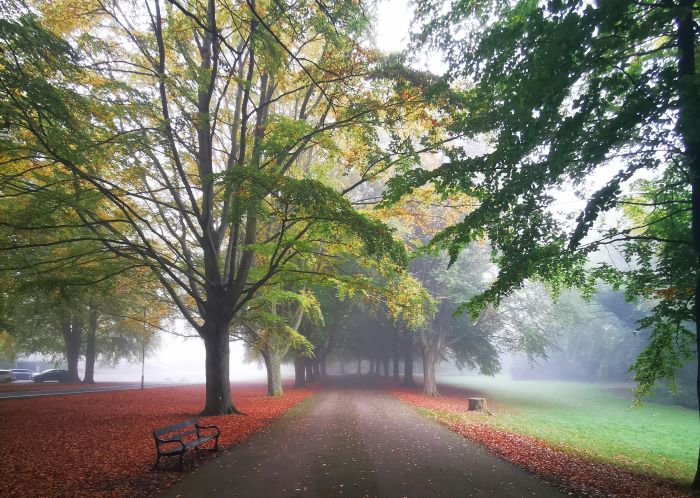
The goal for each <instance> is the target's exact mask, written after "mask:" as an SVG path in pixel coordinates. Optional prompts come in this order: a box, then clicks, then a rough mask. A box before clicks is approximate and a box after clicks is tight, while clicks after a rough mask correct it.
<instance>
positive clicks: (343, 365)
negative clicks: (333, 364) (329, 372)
mask: <svg viewBox="0 0 700 498" xmlns="http://www.w3.org/2000/svg"><path fill="white" fill-rule="evenodd" d="M340 373H341V375H342V374H344V373H345V363H343V362H342V361H341V362H340Z"/></svg>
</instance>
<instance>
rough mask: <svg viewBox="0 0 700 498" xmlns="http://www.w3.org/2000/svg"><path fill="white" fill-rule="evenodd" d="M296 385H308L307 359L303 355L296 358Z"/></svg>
mask: <svg viewBox="0 0 700 498" xmlns="http://www.w3.org/2000/svg"><path fill="white" fill-rule="evenodd" d="M294 387H306V361H305V359H304V358H303V357H301V356H297V357H296V358H294Z"/></svg>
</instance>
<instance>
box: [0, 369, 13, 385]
mask: <svg viewBox="0 0 700 498" xmlns="http://www.w3.org/2000/svg"><path fill="white" fill-rule="evenodd" d="M14 381H15V374H13V373H12V372H10V371H9V370H0V382H2V383H3V384H9V383H10V382H14Z"/></svg>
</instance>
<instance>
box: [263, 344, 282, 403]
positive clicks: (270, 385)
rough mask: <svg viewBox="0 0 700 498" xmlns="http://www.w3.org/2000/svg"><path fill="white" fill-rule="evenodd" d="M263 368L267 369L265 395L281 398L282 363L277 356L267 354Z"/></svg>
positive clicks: (272, 353)
mask: <svg viewBox="0 0 700 498" xmlns="http://www.w3.org/2000/svg"><path fill="white" fill-rule="evenodd" d="M267 356H268V359H267V362H266V363H265V366H266V367H267V395H268V396H281V395H282V394H283V392H282V361H281V360H280V357H279V355H277V354H275V353H274V352H271V353H269V354H268V355H267Z"/></svg>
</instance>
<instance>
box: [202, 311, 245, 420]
mask: <svg viewBox="0 0 700 498" xmlns="http://www.w3.org/2000/svg"><path fill="white" fill-rule="evenodd" d="M202 338H203V339H204V349H205V350H206V360H205V371H206V378H207V387H206V400H205V403H204V409H203V410H202V415H227V414H230V413H240V412H239V411H238V410H236V408H235V407H234V406H233V403H232V402H231V383H230V380H229V342H228V323H223V322H218V323H217V322H213V323H210V324H206V323H205V325H204V327H203V328H202Z"/></svg>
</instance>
